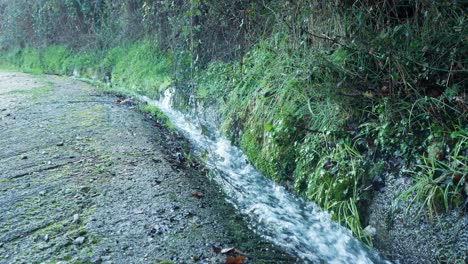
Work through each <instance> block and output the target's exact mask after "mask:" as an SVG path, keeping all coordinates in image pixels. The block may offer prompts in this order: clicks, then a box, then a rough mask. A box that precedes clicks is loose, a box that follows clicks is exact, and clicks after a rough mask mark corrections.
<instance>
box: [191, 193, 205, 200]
mask: <svg viewBox="0 0 468 264" xmlns="http://www.w3.org/2000/svg"><path fill="white" fill-rule="evenodd" d="M192 196H193V197H195V198H198V199H201V198H203V197H204V196H205V195H203V194H201V193H199V192H193V193H192Z"/></svg>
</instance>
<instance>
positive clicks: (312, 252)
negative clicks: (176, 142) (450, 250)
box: [136, 89, 388, 263]
mask: <svg viewBox="0 0 468 264" xmlns="http://www.w3.org/2000/svg"><path fill="white" fill-rule="evenodd" d="M173 94H174V91H173V90H172V89H168V90H166V92H165V93H164V96H162V97H161V98H160V99H159V100H152V99H150V98H148V97H146V96H136V97H138V98H139V99H140V100H141V101H144V102H146V103H148V104H150V105H154V106H157V107H158V108H160V109H161V110H162V111H163V112H164V113H165V114H167V115H168V116H169V118H170V119H171V121H172V122H173V123H174V125H175V127H176V128H177V129H179V130H180V131H182V132H183V133H184V134H185V136H187V137H188V138H189V139H190V140H191V141H192V143H193V144H194V147H195V149H196V150H198V151H200V152H201V151H205V150H207V151H208V157H207V161H206V165H207V167H208V168H209V169H210V170H211V171H212V172H213V175H214V180H215V181H216V182H217V183H218V184H220V185H221V186H222V187H223V189H224V191H225V192H226V194H227V197H229V198H228V199H229V201H230V202H231V203H232V204H233V205H234V206H235V207H236V208H237V209H238V210H239V211H240V212H241V213H242V214H243V215H246V216H248V217H249V219H250V225H251V227H252V228H253V229H254V230H255V231H256V232H259V233H260V234H262V236H263V237H265V238H266V239H268V240H270V241H272V242H273V243H275V244H277V245H279V246H280V247H283V248H284V249H286V250H287V251H289V252H291V253H292V254H295V255H297V256H299V257H300V258H302V259H303V260H304V261H310V262H319V261H326V262H327V263H388V262H387V261H384V260H382V259H381V258H380V257H379V256H378V254H376V253H374V252H371V251H369V250H368V249H366V248H365V247H364V246H363V245H362V244H361V243H360V242H359V241H358V240H357V239H355V238H354V237H353V236H352V234H351V232H350V231H349V230H347V229H345V228H343V227H342V226H340V225H339V224H337V223H335V222H333V221H332V220H331V216H330V215H329V214H328V213H327V212H325V211H324V210H322V209H320V208H319V207H318V206H316V205H315V204H314V203H312V202H306V201H305V200H303V199H301V198H298V197H296V196H294V195H293V194H291V193H289V192H288V191H286V190H285V189H284V188H283V187H281V186H279V185H277V184H275V183H273V182H272V181H271V180H269V179H267V178H266V177H264V176H263V175H262V174H261V173H259V172H258V171H256V170H255V168H254V167H253V166H252V165H250V164H249V163H248V162H247V158H246V157H245V156H244V154H243V153H242V151H241V150H240V149H239V148H237V147H235V146H233V145H231V143H230V142H229V140H227V139H225V138H224V137H222V136H221V135H220V133H219V132H217V131H211V132H213V134H211V135H210V136H207V135H206V133H203V132H202V127H201V126H200V125H199V122H197V121H195V120H197V117H196V116H195V115H188V114H182V113H181V112H179V111H177V110H175V109H173V108H172V98H173Z"/></svg>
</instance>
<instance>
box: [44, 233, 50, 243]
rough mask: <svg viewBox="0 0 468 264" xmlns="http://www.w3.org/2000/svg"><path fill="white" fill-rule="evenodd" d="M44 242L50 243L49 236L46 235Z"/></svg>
mask: <svg viewBox="0 0 468 264" xmlns="http://www.w3.org/2000/svg"><path fill="white" fill-rule="evenodd" d="M44 241H45V242H47V241H49V234H46V235H45V236H44Z"/></svg>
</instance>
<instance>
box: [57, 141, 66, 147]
mask: <svg viewBox="0 0 468 264" xmlns="http://www.w3.org/2000/svg"><path fill="white" fill-rule="evenodd" d="M63 145H65V143H64V142H63V141H61V142H59V143H57V147H62V146H63Z"/></svg>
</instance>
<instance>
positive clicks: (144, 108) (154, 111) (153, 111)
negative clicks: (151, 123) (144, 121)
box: [138, 103, 175, 130]
mask: <svg viewBox="0 0 468 264" xmlns="http://www.w3.org/2000/svg"><path fill="white" fill-rule="evenodd" d="M138 110H139V111H141V112H143V113H147V114H149V115H150V116H151V117H152V118H153V119H155V120H157V121H159V122H161V123H162V124H164V125H165V126H166V127H167V128H169V129H170V130H175V127H174V124H173V123H172V122H171V120H170V119H169V117H168V116H167V115H166V114H164V112H162V111H161V110H159V108H157V107H156V106H154V105H149V104H145V103H141V104H139V105H138Z"/></svg>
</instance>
